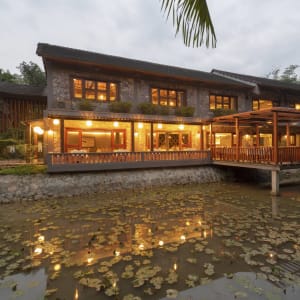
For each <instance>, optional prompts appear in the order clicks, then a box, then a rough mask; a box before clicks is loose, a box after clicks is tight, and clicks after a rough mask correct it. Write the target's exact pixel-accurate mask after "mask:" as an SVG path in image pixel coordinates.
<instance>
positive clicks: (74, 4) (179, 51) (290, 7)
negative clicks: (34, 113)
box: [0, 0, 300, 75]
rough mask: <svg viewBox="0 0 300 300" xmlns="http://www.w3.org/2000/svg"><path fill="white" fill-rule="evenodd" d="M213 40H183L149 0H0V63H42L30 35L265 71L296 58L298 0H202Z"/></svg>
mask: <svg viewBox="0 0 300 300" xmlns="http://www.w3.org/2000/svg"><path fill="white" fill-rule="evenodd" d="M208 5H209V8H210V12H211V16H212V19H213V22H214V25H215V29H216V33H217V39H218V43H217V48H216V49H206V48H200V49H199V48H195V49H193V48H187V47H185V46H184V45H183V41H182V38H181V36H178V37H177V38H176V39H175V37H174V35H175V30H174V28H173V26H172V24H171V22H170V21H168V22H166V20H165V16H163V13H162V12H161V11H160V3H159V1H153V0H143V1H141V0H113V1H107V0H64V1H60V0H43V1H36V0H23V1H19V2H18V5H15V3H13V1H10V0H0V7H1V11H0V26H1V28H2V30H1V32H0V38H1V47H0V55H1V57H2V60H1V65H0V68H4V69H10V70H11V71H12V72H16V69H15V67H16V66H17V65H18V64H19V63H20V62H21V61H23V60H25V61H30V60H32V61H34V62H37V63H39V64H40V65H42V61H41V59H40V58H39V57H37V56H36V54H35V50H36V45H37V43H38V42H46V43H50V44H57V45H62V46H67V47H73V48H79V49H85V50H89V51H95V52H100V53H106V54H111V55H117V56H124V57H129V58H134V59H140V60H146V61H153V62H157V63H161V64H170V65H176V66H181V67H186V68H192V69H199V70H203V71H210V70H211V69H212V68H218V69H225V70H229V71H235V72H240V73H246V74H253V75H265V74H267V73H268V72H270V71H271V70H272V69H273V68H274V67H281V68H284V67H286V66H288V65H290V64H300V59H299V54H298V53H299V51H298V49H299V47H300V39H299V38H298V32H297V31H298V28H300V18H299V11H300V1H299V0H285V1H282V0H272V1H271V0H264V1H261V0H251V1H236V0H226V1H219V0H210V1H208Z"/></svg>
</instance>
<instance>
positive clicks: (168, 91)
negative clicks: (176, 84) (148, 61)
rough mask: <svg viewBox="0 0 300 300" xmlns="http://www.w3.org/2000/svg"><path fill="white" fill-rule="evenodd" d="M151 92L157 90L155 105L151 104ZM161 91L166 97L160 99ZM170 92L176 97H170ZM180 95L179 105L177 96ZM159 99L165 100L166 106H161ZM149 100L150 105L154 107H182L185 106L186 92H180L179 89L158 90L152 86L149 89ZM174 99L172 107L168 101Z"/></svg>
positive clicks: (158, 88)
mask: <svg viewBox="0 0 300 300" xmlns="http://www.w3.org/2000/svg"><path fill="white" fill-rule="evenodd" d="M153 90H157V104H155V103H153V100H152V91H153ZM161 91H166V94H167V96H166V97H161ZM171 92H175V93H176V97H175V98H174V97H171V96H170V95H171ZM180 93H182V94H183V99H182V100H181V103H180V101H179V94H180ZM161 98H166V100H167V105H162V104H161V102H162V101H161ZM150 99H151V103H152V104H154V105H160V106H167V107H183V106H186V91H185V90H180V89H169V88H160V87H155V86H152V87H150ZM173 99H175V102H176V103H175V106H174V105H170V100H173Z"/></svg>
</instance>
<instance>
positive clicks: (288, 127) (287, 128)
mask: <svg viewBox="0 0 300 300" xmlns="http://www.w3.org/2000/svg"><path fill="white" fill-rule="evenodd" d="M286 145H287V147H289V146H291V133H290V123H287V124H286Z"/></svg>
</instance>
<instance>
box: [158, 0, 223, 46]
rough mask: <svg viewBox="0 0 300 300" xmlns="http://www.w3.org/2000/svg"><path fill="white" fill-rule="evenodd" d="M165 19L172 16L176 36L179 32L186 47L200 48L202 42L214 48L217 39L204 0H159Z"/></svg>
mask: <svg viewBox="0 0 300 300" xmlns="http://www.w3.org/2000/svg"><path fill="white" fill-rule="evenodd" d="M160 1H161V10H162V11H163V12H164V14H165V15H166V17H167V19H168V18H169V17H170V15H171V14H172V19H173V25H174V27H175V28H176V35H177V34H178V33H179V32H181V33H182V36H183V42H184V44H185V45H186V46H188V47H189V46H191V45H192V46H193V47H200V46H201V45H202V44H203V43H204V41H205V44H206V47H209V46H210V44H211V46H212V47H216V43H217V39H216V34H215V30H214V26H213V23H212V21H211V18H210V14H209V10H208V6H207V3H206V0H160Z"/></svg>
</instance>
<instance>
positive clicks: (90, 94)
mask: <svg viewBox="0 0 300 300" xmlns="http://www.w3.org/2000/svg"><path fill="white" fill-rule="evenodd" d="M85 98H86V99H89V100H94V99H95V90H85Z"/></svg>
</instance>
